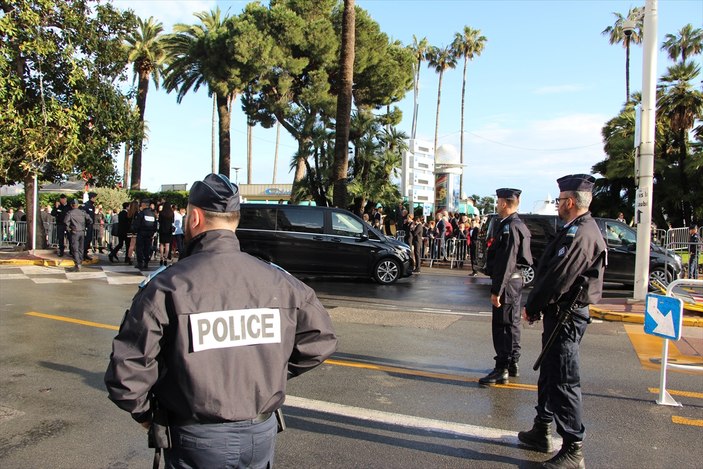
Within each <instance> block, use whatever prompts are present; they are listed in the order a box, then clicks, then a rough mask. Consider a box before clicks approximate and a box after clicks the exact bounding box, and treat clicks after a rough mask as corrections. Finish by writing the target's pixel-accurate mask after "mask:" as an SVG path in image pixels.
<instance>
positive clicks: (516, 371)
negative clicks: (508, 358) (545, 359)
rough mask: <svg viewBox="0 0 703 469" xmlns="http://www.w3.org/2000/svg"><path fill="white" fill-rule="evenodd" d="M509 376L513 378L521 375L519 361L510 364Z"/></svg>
mask: <svg viewBox="0 0 703 469" xmlns="http://www.w3.org/2000/svg"><path fill="white" fill-rule="evenodd" d="M508 376H510V377H511V378H517V377H519V376H520V367H519V366H517V362H510V364H509V365H508Z"/></svg>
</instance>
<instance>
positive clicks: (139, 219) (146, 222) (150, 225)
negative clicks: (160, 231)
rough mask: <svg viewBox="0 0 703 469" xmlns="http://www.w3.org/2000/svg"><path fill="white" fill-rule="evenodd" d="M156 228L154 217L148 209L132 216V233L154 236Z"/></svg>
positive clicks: (152, 212)
mask: <svg viewBox="0 0 703 469" xmlns="http://www.w3.org/2000/svg"><path fill="white" fill-rule="evenodd" d="M156 228H157V223H156V215H154V211H153V210H152V209H150V208H148V207H147V208H145V209H144V210H142V211H140V212H139V213H137V214H136V215H135V216H134V220H132V231H133V232H135V233H142V234H154V233H156Z"/></svg>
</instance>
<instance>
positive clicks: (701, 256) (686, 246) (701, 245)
mask: <svg viewBox="0 0 703 469" xmlns="http://www.w3.org/2000/svg"><path fill="white" fill-rule="evenodd" d="M686 230H688V228H686ZM694 244H696V243H691V242H689V241H686V242H683V241H682V242H672V243H669V244H667V245H666V249H669V250H671V251H674V252H675V253H677V254H679V255H680V256H682V257H687V260H682V262H681V264H682V266H681V267H682V270H681V278H694V279H695V278H698V279H700V278H703V241H699V242H698V243H697V248H696V249H695V252H696V257H697V259H695V261H694V262H695V263H692V262H691V261H692V259H691V258H690V252H691V247H692V246H693V245H694ZM693 265H695V268H696V271H697V272H696V273H697V275H696V276H695V277H692V276H691V273H690V270H691V267H692V266H693Z"/></svg>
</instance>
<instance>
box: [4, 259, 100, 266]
mask: <svg viewBox="0 0 703 469" xmlns="http://www.w3.org/2000/svg"><path fill="white" fill-rule="evenodd" d="M98 262H99V259H95V258H93V260H92V261H83V265H93V264H97V263H98ZM0 265H16V266H22V265H40V266H43V267H73V266H75V265H76V264H75V262H73V260H72V259H59V260H53V259H0Z"/></svg>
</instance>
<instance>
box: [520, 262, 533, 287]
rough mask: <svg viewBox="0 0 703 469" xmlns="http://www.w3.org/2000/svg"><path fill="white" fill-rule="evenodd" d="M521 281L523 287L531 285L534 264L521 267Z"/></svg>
mask: <svg viewBox="0 0 703 469" xmlns="http://www.w3.org/2000/svg"><path fill="white" fill-rule="evenodd" d="M522 281H523V285H524V286H525V287H531V286H532V284H533V283H535V268H534V266H529V267H523V269H522Z"/></svg>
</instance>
